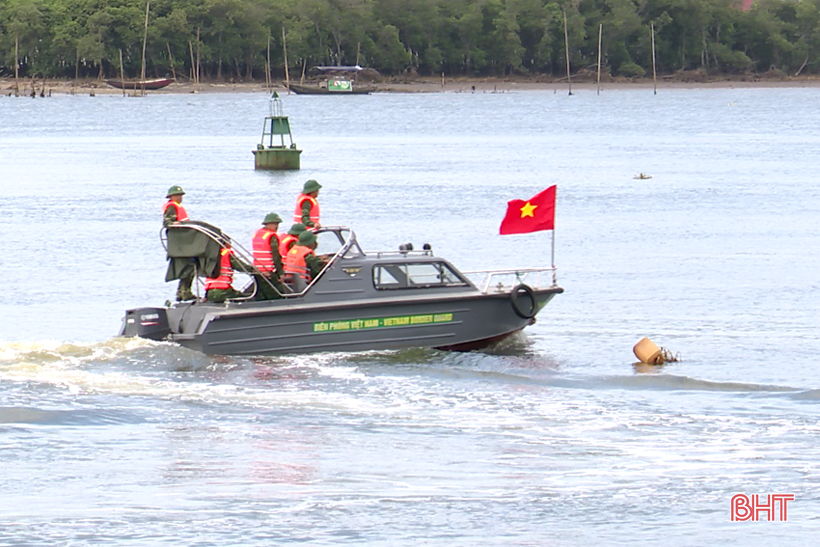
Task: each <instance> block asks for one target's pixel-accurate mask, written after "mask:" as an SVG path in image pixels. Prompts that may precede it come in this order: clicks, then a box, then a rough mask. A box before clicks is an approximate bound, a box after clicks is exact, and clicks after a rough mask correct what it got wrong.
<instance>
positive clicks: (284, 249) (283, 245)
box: [279, 234, 299, 264]
mask: <svg viewBox="0 0 820 547" xmlns="http://www.w3.org/2000/svg"><path fill="white" fill-rule="evenodd" d="M297 241H299V238H298V237H296V236H292V235H290V234H285V235H283V236H282V237H280V238H279V256H281V257H282V264H284V263H285V261H286V260H287V256H288V251H290V250H291V249H292V248H293V246H294V245H296V242H297Z"/></svg>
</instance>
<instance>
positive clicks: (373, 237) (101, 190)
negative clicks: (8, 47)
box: [0, 89, 820, 547]
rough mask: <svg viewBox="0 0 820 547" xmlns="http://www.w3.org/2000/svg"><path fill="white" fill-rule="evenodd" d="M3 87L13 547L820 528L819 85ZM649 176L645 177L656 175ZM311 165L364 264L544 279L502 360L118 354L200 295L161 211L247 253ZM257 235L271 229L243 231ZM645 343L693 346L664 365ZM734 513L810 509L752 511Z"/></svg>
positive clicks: (1, 315)
mask: <svg viewBox="0 0 820 547" xmlns="http://www.w3.org/2000/svg"><path fill="white" fill-rule="evenodd" d="M283 99H284V107H285V113H286V114H287V115H289V116H290V120H291V124H292V129H293V131H294V139H295V141H296V143H297V145H298V146H299V147H300V148H302V149H303V150H304V153H303V154H302V170H301V171H298V172H290V173H284V172H282V173H272V172H256V171H254V169H253V157H252V155H251V149H253V148H254V147H255V146H256V144H257V142H259V137H260V136H261V130H262V120H263V117H264V116H265V115H266V114H267V111H268V99H267V95H265V94H264V93H248V94H229V93H226V94H209V95H171V94H156V95H150V96H148V97H146V98H123V97H120V96H97V97H88V96H54V97H51V98H48V99H39V98H38V99H28V98H27V99H23V98H19V99H15V98H9V97H0V119H2V125H0V195H1V196H2V201H1V202H0V234H2V239H3V242H4V247H5V252H4V253H3V254H4V259H3V261H2V262H3V265H4V268H3V272H4V276H5V278H6V289H5V290H4V291H3V298H2V299H0V465H1V466H2V469H3V470H2V471H0V492H2V496H0V545H54V546H58V545H59V546H63V545H117V546H155V545H172V544H173V545H187V546H210V545H214V546H216V545H220V546H221V545H239V544H241V545H246V546H269V545H278V544H287V543H304V544H310V545H339V544H355V545H408V546H409V545H417V544H425V545H447V546H465V547H466V546H474V545H533V546H535V545H538V546H543V545H550V546H564V545H566V546H571V545H586V544H588V543H590V542H592V541H597V542H599V543H601V544H606V545H627V544H628V545H631V544H634V543H635V542H645V543H652V544H663V545H665V546H683V545H707V544H709V545H716V544H740V543H741V542H742V543H743V544H747V545H761V544H764V543H765V544H767V545H770V544H775V545H805V544H808V543H809V542H810V541H811V540H810V539H809V538H810V534H812V536H811V537H813V535H814V533H816V531H817V529H818V526H820V522H819V521H818V514H820V495H819V494H818V486H819V485H820V471H819V470H818V463H817V462H818V461H820V420H818V418H820V371H818V367H817V357H818V355H820V341H819V337H818V334H819V333H818V326H819V325H820V322H819V321H818V319H817V318H818V317H820V291H818V273H817V272H818V271H820V255H819V254H818V246H819V245H820V225H819V224H818V220H817V219H818V210H819V209H820V186H818V184H817V182H816V167H817V157H818V151H820V135H818V132H817V128H818V127H820V110H818V109H817V107H816V105H817V92H816V90H814V89H720V90H662V91H661V92H660V93H659V94H658V95H657V96H654V95H653V94H652V91H651V90H645V89H639V90H606V91H604V92H603V93H602V94H601V95H600V96H598V95H596V94H595V93H594V92H590V91H579V92H577V93H576V94H575V95H573V96H568V95H567V94H566V93H565V92H564V91H561V92H558V93H553V92H552V91H549V92H509V93H476V94H470V93H452V94H377V95H371V96H351V97H347V98H339V97H306V96H285V97H284V98H283ZM641 172H643V173H647V174H649V175H651V176H652V178H651V179H648V180H635V179H634V178H633V176H635V175H637V174H638V173H641ZM308 178H315V179H317V180H319V181H320V182H321V183H322V184H323V185H324V188H323V189H322V192H321V195H320V201H321V204H322V212H323V222H324V223H325V224H344V225H349V226H351V227H352V228H353V229H354V230H356V232H357V233H358V235H359V239H360V241H361V242H362V244H363V247H364V248H366V249H370V250H379V249H395V248H396V247H397V246H398V245H399V244H401V243H405V242H413V243H414V244H415V245H416V246H420V245H421V244H422V243H425V242H429V243H431V244H432V245H433V249H434V251H435V252H436V254H438V255H440V256H443V257H445V258H448V259H450V260H451V261H452V262H453V263H455V264H456V265H457V266H458V267H460V268H462V269H464V270H473V269H486V268H503V267H511V266H538V265H548V264H549V262H550V234H549V233H548V232H543V233H537V234H529V235H518V236H504V237H501V236H499V235H497V234H498V225H499V223H500V221H501V218H502V217H503V215H504V211H505V209H506V202H507V200H510V199H514V198H520V199H527V198H529V197H531V196H533V195H535V194H536V193H537V192H539V191H541V190H543V189H544V188H546V187H547V186H550V185H552V184H557V185H558V202H557V214H556V231H555V243H556V264H557V266H558V268H559V270H558V271H559V275H558V281H559V284H561V285H562V286H563V287H564V288H565V290H566V292H565V293H564V294H563V295H559V296H558V297H556V298H555V300H554V301H553V302H552V303H551V304H550V305H549V306H548V307H547V308H546V309H545V310H544V311H543V312H542V313H541V314H540V315H539V318H538V323H537V324H536V325H534V326H532V327H530V328H528V329H527V330H526V335H525V336H520V337H518V338H516V339H514V340H511V341H509V342H507V343H505V344H502V345H501V346H499V347H496V348H494V349H493V350H492V351H487V352H481V353H464V354H451V353H443V352H438V351H434V350H408V351H401V352H394V353H364V354H334V353H326V354H319V355H314V356H305V357H288V356H282V357H275V358H270V357H268V358H224V357H223V358H210V357H207V356H204V355H201V354H198V353H195V352H192V351H189V350H185V349H182V348H179V347H176V346H173V345H170V344H163V343H153V342H148V341H140V340H123V339H118V338H116V337H115V335H116V333H117V331H118V329H119V325H120V319H121V316H122V314H123V311H124V310H125V309H126V308H129V307H138V306H145V305H161V304H162V303H163V302H164V301H165V300H166V299H167V298H172V297H173V294H174V289H175V287H174V285H173V284H165V283H164V281H163V278H164V272H165V260H164V255H163V252H162V247H161V244H160V241H159V231H160V225H161V221H160V209H161V206H162V203H163V202H164V195H165V191H166V190H167V188H168V187H169V186H171V185H172V184H180V185H182V186H183V188H184V189H185V191H186V192H187V194H186V196H185V206H186V208H187V209H188V212H189V214H190V215H191V217H192V218H196V219H201V220H206V221H208V222H211V223H213V224H216V225H218V226H220V227H222V228H223V229H224V230H225V231H227V232H228V233H229V234H231V235H232V236H233V237H235V238H237V239H240V240H242V239H243V238H244V239H247V240H248V242H249V238H250V234H251V233H252V232H253V231H254V230H255V229H256V228H257V227H258V226H259V224H260V222H261V220H262V218H263V217H264V216H265V214H267V213H268V212H271V211H276V212H279V213H280V214H281V215H282V216H283V217H286V218H287V217H289V216H290V214H291V211H292V208H293V202H294V199H295V197H296V195H297V193H298V191H299V190H300V189H301V185H302V183H303V182H304V181H305V180H306V179H308ZM246 244H247V243H246ZM643 336H648V337H650V338H651V339H652V340H654V341H655V342H656V343H658V344H659V345H661V346H664V347H666V348H668V349H669V350H671V351H672V352H673V353H679V354H680V356H681V361H680V362H675V363H669V364H667V365H665V366H663V367H646V366H640V365H636V364H635V363H634V362H635V361H636V359H635V358H634V356H633V355H632V346H633V345H634V344H635V343H636V342H637V341H638V340H639V339H640V338H641V337H643ZM735 494H746V495H749V496H751V495H752V494H759V495H761V496H765V495H767V494H793V495H794V497H795V499H794V501H792V502H790V503H789V504H788V516H787V519H788V520H787V521H786V522H782V521H779V520H780V519H779V518H777V519H776V520H778V521H779V522H768V521H767V519H766V517H765V516H761V521H760V522H751V521H748V522H731V520H730V500H731V498H732V496H733V495H735Z"/></svg>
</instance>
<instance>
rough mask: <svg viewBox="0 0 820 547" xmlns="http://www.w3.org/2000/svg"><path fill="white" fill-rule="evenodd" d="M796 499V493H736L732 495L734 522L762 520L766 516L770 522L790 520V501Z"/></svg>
mask: <svg viewBox="0 0 820 547" xmlns="http://www.w3.org/2000/svg"><path fill="white" fill-rule="evenodd" d="M790 501H794V494H769V495H767V496H758V495H757V494H752V495H751V496H747V495H746V494H735V495H734V496H732V522H736V521H739V520H751V521H753V522H757V521H758V520H761V519H760V517H761V515H765V516H766V520H768V521H769V522H774V521H776V520H779V521H783V522H785V521H787V520H789V514H788V510H787V508H788V503H789V502H790Z"/></svg>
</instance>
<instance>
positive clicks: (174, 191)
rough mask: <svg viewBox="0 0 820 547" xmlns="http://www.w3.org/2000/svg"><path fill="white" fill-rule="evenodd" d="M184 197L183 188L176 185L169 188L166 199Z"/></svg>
mask: <svg viewBox="0 0 820 547" xmlns="http://www.w3.org/2000/svg"><path fill="white" fill-rule="evenodd" d="M177 195H179V196H184V195H185V192H184V191H183V190H182V186H177V185H176V184H175V185H173V186H171V187H170V188H168V193H167V194H166V195H165V197H166V198H169V197H171V196H177Z"/></svg>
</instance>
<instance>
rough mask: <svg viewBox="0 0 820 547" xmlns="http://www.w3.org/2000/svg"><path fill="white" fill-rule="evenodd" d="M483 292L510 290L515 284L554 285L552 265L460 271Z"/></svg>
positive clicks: (531, 285) (534, 287)
mask: <svg viewBox="0 0 820 547" xmlns="http://www.w3.org/2000/svg"><path fill="white" fill-rule="evenodd" d="M461 273H462V274H463V275H464V276H465V277H466V278H467V279H469V280H470V281H471V282H472V283H473V284H474V285H475V286H476V288H478V290H480V291H481V292H482V293H484V294H489V293H492V292H498V293H506V292H510V291H511V290H512V289H513V287H515V286H516V285H522V284H523V285H529V286H530V287H531V288H533V289H548V288H550V287H555V286H556V278H555V273H556V269H555V267H554V266H550V267H542V268H517V269H510V270H476V271H472V272H461Z"/></svg>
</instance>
